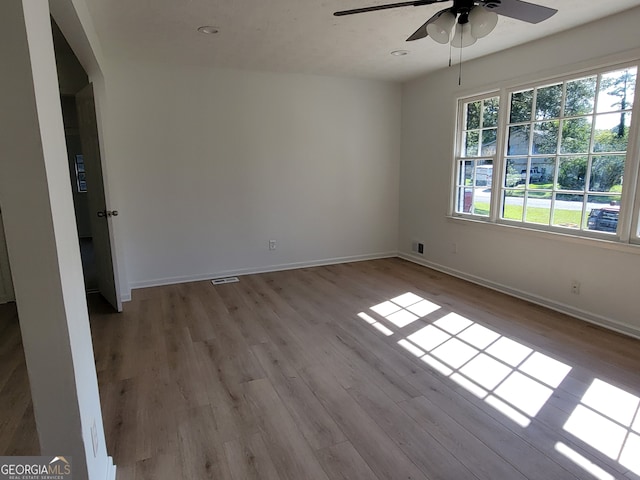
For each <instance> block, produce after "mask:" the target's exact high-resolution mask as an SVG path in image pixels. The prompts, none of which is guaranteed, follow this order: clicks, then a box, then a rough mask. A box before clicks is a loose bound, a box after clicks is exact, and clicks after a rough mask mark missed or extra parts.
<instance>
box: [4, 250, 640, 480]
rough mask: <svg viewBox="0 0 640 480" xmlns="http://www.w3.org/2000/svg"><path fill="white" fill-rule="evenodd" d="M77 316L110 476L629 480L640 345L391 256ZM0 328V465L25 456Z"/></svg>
mask: <svg viewBox="0 0 640 480" xmlns="http://www.w3.org/2000/svg"><path fill="white" fill-rule="evenodd" d="M372 307H373V308H372ZM91 310H92V314H91V325H92V334H93V341H94V349H95V354H96V366H97V370H98V378H99V384H100V394H101V399H102V405H103V415H104V423H105V430H106V437H107V449H108V451H109V453H110V454H111V455H113V457H114V461H115V463H116V465H117V466H118V480H141V479H177V478H185V479H233V480H245V479H292V480H294V479H295V480H302V479H349V480H352V479H367V480H370V479H380V480H382V479H431V480H440V479H455V480H458V479H485V480H498V479H509V480H511V479H540V480H542V479H544V480H550V479H562V480H565V479H591V478H603V479H604V478H622V479H625V480H628V479H638V478H640V477H639V476H638V475H639V474H640V412H638V407H639V404H640V398H639V397H640V368H639V367H640V341H638V340H634V339H631V338H628V337H624V336H621V335H618V334H615V333H612V332H609V331H605V330H603V329H600V328H598V327H595V326H592V325H589V324H586V323H583V322H580V321H577V320H575V319H572V318H570V317H567V316H564V315H561V314H558V313H555V312H552V311H549V310H547V309H544V308H541V307H538V306H535V305H532V304H529V303H526V302H523V301H520V300H517V299H513V298H510V297H508V296H505V295H501V294H499V293H496V292H493V291H491V290H487V289H485V288H481V287H479V286H476V285H472V284H469V283H467V282H464V281H461V280H458V279H455V278H452V277H449V276H447V275H444V274H441V273H438V272H435V271H432V270H429V269H426V268H423V267H420V266H417V265H414V264H411V263H408V262H405V261H402V260H399V259H385V260H376V261H368V262H357V263H350V264H342V265H334V266H327V267H317V268H307V269H301V270H293V271H287V272H277V273H269V274H260V275H248V276H243V277H241V279H240V283H236V284H228V285H221V286H213V285H211V283H209V282H197V283H189V284H182V285H172V286H166V287H157V288H150V289H144V290H137V291H134V294H133V300H132V301H131V302H129V303H127V304H126V305H125V310H124V312H123V313H121V314H113V313H110V312H109V310H108V309H106V308H104V306H102V305H100V304H99V302H92V305H91ZM0 313H1V312H0ZM2 325H5V326H4V328H3V330H2V334H1V335H2V337H0V338H2V340H1V341H0V360H1V361H2V363H1V364H0V453H3V452H4V453H5V454H16V453H15V452H19V453H21V454H28V453H33V452H30V451H29V445H34V443H33V441H34V439H35V434H34V433H33V428H34V427H33V418H32V417H33V415H32V413H30V412H31V408H30V405H29V399H28V386H26V384H25V383H24V382H25V380H24V379H22V377H24V376H25V369H24V360H23V359H22V360H20V356H21V353H20V351H19V350H20V349H19V348H18V347H19V333H17V332H18V331H17V327H16V322H15V318H14V319H13V320H12V321H9V322H5V323H3V324H2ZM25 388H27V390H26V394H25ZM8 411H12V412H15V415H9V416H7V415H5V412H8ZM5 417H6V418H5ZM634 422H635V423H634ZM21 425H26V426H25V427H23V426H21ZM29 429H31V430H29ZM25 432H27V433H25ZM29 432H30V433H29ZM607 435H608V436H607ZM29 442H32V443H29ZM35 444H36V445H37V440H35ZM589 472H591V473H589ZM634 472H635V473H634Z"/></svg>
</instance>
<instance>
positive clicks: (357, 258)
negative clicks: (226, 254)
mask: <svg viewBox="0 0 640 480" xmlns="http://www.w3.org/2000/svg"><path fill="white" fill-rule="evenodd" d="M397 256H398V252H396V251H393V252H381V253H372V254H365V255H353V256H349V257H336V258H326V259H322V260H313V261H309V262H294V263H282V264H278V265H269V266H266V267H259V268H240V269H237V270H223V271H219V272H211V273H205V274H201V275H188V276H180V277H166V278H156V279H153V280H145V281H142V282H133V283H131V284H130V287H131V290H135V289H136V288H148V287H159V286H162V285H174V284H177V283H187V282H199V281H202V280H211V279H212V278H220V277H231V276H235V277H237V276H242V275H253V274H256V273H269V272H280V271H284V270H295V269H298V268H308V267H321V266H323V265H336V264H338V263H348V262H362V261H365V260H376V259H379V258H390V257H397ZM125 297H127V296H126V295H121V298H122V301H123V302H125V301H129V300H131V294H129V295H128V297H127V298H126V299H125Z"/></svg>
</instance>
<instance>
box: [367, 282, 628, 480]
mask: <svg viewBox="0 0 640 480" xmlns="http://www.w3.org/2000/svg"><path fill="white" fill-rule="evenodd" d="M439 309H440V306H439V305H437V304H435V303H433V302H431V301H429V300H427V299H425V298H422V297H420V296H419V295H416V294H414V293H412V292H407V293H404V294H402V295H399V296H397V297H394V298H392V299H391V300H388V301H385V302H382V303H379V304H377V305H374V306H373V307H371V311H372V312H374V313H375V314H377V315H379V316H380V317H382V319H381V320H377V319H375V318H374V317H373V316H371V315H369V314H367V313H364V312H360V313H359V314H358V316H359V317H360V318H362V319H364V320H365V321H366V322H367V323H369V324H371V325H372V326H373V327H374V328H376V329H378V330H380V331H381V332H382V333H383V334H384V335H386V336H391V335H398V336H399V337H400V339H399V340H398V341H397V344H398V345H399V346H400V347H402V348H403V349H404V350H406V351H407V352H409V353H410V354H411V355H414V356H415V357H417V358H419V359H420V360H422V361H423V362H424V363H425V364H427V365H429V366H430V367H431V368H433V369H434V370H435V371H437V372H438V373H440V374H441V375H444V376H446V377H448V378H449V379H450V380H452V381H453V382H455V383H456V384H457V385H459V386H460V387H462V388H463V389H465V390H466V391H467V392H469V393H471V394H472V395H474V396H476V397H477V398H479V399H481V400H483V401H484V402H486V403H487V404H488V405H491V406H492V407H493V408H494V409H496V410H497V411H499V412H500V413H502V414H503V415H505V416H506V417H507V418H509V419H511V420H512V421H513V422H515V423H516V424H517V425H519V426H521V427H522V428H527V427H528V426H529V425H530V424H531V421H532V419H533V418H535V417H536V416H537V415H538V413H539V412H540V410H541V409H542V408H543V407H544V405H545V404H546V403H547V402H548V401H549V399H550V398H551V396H552V395H553V392H554V391H555V389H557V388H558V387H559V386H560V384H561V383H562V382H563V381H564V379H565V378H566V377H567V375H569V373H570V372H571V369H572V367H571V366H570V365H567V364H565V363H563V362H561V361H559V360H557V359H555V358H552V357H550V356H548V355H545V354H544V353H542V352H538V351H536V350H534V349H533V348H531V347H529V346H527V345H524V344H522V343H519V342H517V341H515V340H513V339H511V338H508V337H505V336H504V335H502V334H500V333H499V332H496V331H494V330H492V329H490V328H488V327H486V326H484V325H481V324H479V323H476V322H474V321H472V320H470V319H469V318H466V317H464V316H462V315H460V314H458V313H455V312H451V313H447V314H446V315H444V316H442V317H440V318H438V319H436V320H435V321H433V322H429V321H428V320H423V323H422V324H423V325H424V326H422V327H420V325H419V324H415V322H416V321H418V320H422V319H424V318H425V317H426V316H428V315H430V314H431V313H433V312H436V311H438V310H439ZM383 322H389V327H391V328H394V327H395V328H397V329H398V330H396V331H394V330H392V329H391V328H387V327H386V326H385V325H383ZM425 323H426V325H425ZM409 325H413V327H412V329H413V331H412V332H410V333H408V335H406V336H405V335H403V334H402V333H401V332H400V331H399V330H400V329H404V328H405V327H408V326H409ZM564 430H565V431H566V432H567V434H570V435H572V436H573V437H575V438H576V439H577V440H579V441H580V442H583V443H584V444H586V445H588V446H589V447H591V448H593V449H595V450H597V451H598V452H600V453H602V454H604V455H606V456H608V457H609V458H611V459H613V460H615V461H617V462H618V463H619V464H620V465H622V466H623V467H625V468H627V469H629V470H630V471H631V472H633V473H635V474H639V475H640V398H638V397H637V396H635V395H632V394H631V393H629V392H626V391H624V390H622V389H620V388H618V387H615V386H613V385H610V384H608V383H607V382H605V381H603V380H600V379H594V380H593V383H592V384H591V385H590V387H589V388H588V390H587V391H586V392H585V394H584V396H583V397H582V399H581V400H580V403H579V404H578V405H577V406H576V407H575V409H574V410H573V412H572V413H571V415H570V417H569V418H568V420H567V421H566V423H565V424H564ZM555 449H556V451H558V452H559V453H560V454H562V455H563V456H565V457H566V458H568V459H569V460H571V461H572V462H574V463H575V464H576V465H578V466H579V467H580V468H582V469H584V470H585V471H586V472H588V473H589V474H591V475H592V476H593V477H595V478H597V479H599V480H611V479H613V478H614V477H613V476H612V475H610V474H609V473H608V472H607V471H605V470H603V469H602V468H601V467H599V466H598V465H596V464H595V463H593V461H591V460H589V459H588V458H586V457H585V456H584V455H582V454H581V453H579V452H577V451H576V450H574V449H573V448H571V447H569V446H568V445H566V444H565V443H563V442H558V443H556V445H555ZM587 451H588V450H587Z"/></svg>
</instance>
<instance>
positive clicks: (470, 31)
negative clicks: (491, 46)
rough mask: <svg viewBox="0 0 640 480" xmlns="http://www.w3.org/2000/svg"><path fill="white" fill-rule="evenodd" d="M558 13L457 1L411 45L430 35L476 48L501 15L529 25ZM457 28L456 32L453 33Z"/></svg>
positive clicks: (428, 0) (425, 0)
mask: <svg viewBox="0 0 640 480" xmlns="http://www.w3.org/2000/svg"><path fill="white" fill-rule="evenodd" d="M446 1H450V0H415V1H413V2H399V3H389V4H385V5H374V6H371V7H363V8H355V9H353V10H342V11H340V12H335V13H334V15H335V16H337V17H341V16H344V15H353V14H356V13H364V12H373V11H377V10H387V9H389V8H398V7H420V6H422V5H433V4H435V3H443V2H446ZM556 12H557V10H556V9H554V8H549V7H544V6H542V5H537V4H535V3H529V2H524V1H522V0H453V6H452V7H450V8H445V9H444V10H440V11H439V12H438V13H436V14H435V15H433V16H432V17H431V18H430V19H429V20H427V21H426V22H425V23H424V24H423V25H422V26H421V27H420V28H418V30H416V31H415V32H414V33H413V35H411V36H410V37H409V38H407V42H411V41H413V40H418V39H420V38H424V37H426V36H430V37H431V38H433V39H434V40H435V41H436V42H438V43H442V44H445V43H449V41H451V46H452V47H457V48H462V47H468V46H469V45H473V44H474V43H475V42H476V40H477V39H478V38H482V37H485V36H487V35H489V34H490V33H491V32H492V31H493V29H494V28H495V26H496V24H497V23H498V15H504V16H505V17H510V18H515V19H517V20H522V21H524V22H528V23H540V22H542V21H544V20H546V19H548V18H550V17H551V16H553V15H554V14H555V13H556ZM454 25H455V32H454V35H453V38H451V32H452V31H453V27H454Z"/></svg>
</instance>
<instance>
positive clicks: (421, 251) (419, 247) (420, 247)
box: [418, 242, 424, 255]
mask: <svg viewBox="0 0 640 480" xmlns="http://www.w3.org/2000/svg"><path fill="white" fill-rule="evenodd" d="M418 253H419V254H420V255H424V243H422V242H419V243H418Z"/></svg>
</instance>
